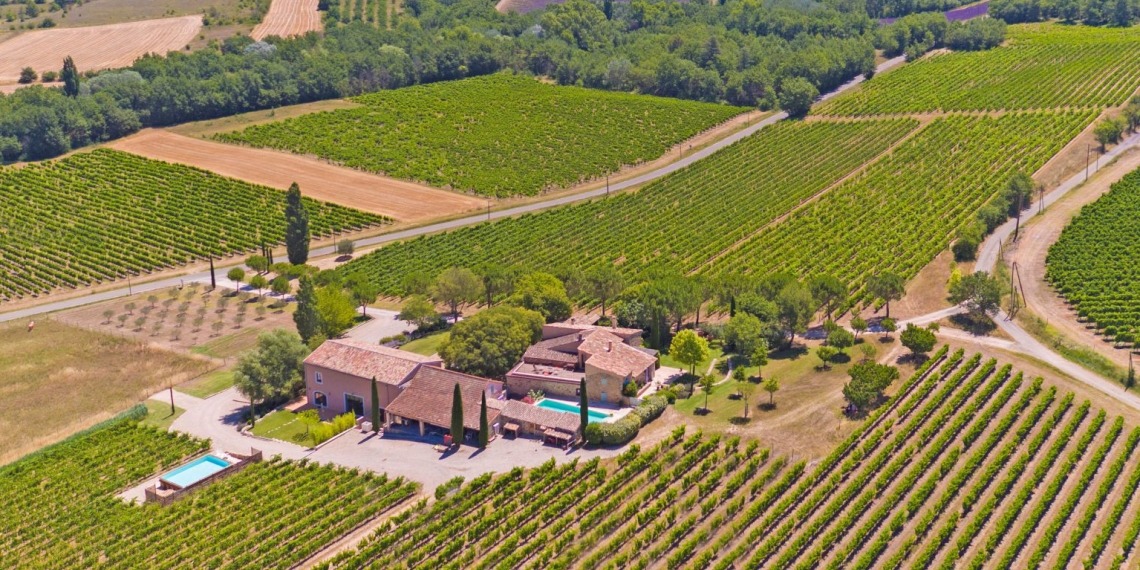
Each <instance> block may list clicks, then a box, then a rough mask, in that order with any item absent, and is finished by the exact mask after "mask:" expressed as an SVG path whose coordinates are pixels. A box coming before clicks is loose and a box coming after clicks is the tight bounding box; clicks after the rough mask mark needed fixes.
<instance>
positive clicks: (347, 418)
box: [309, 412, 356, 447]
mask: <svg viewBox="0 0 1140 570" xmlns="http://www.w3.org/2000/svg"><path fill="white" fill-rule="evenodd" d="M355 425H356V415H355V414H353V413H352V412H345V413H343V414H341V415H339V416H337V417H335V418H333V419H332V421H331V422H321V423H319V424H317V425H315V426H313V427H311V428H309V436H310V437H312V438H313V447H316V446H318V445H320V444H322V443H324V442H326V441H328V440H330V439H332V438H333V436H335V435H337V434H339V433H341V432H344V431H348V430H349V429H352V427H353V426H355Z"/></svg>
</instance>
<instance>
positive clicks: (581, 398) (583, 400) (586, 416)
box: [578, 378, 590, 433]
mask: <svg viewBox="0 0 1140 570" xmlns="http://www.w3.org/2000/svg"><path fill="white" fill-rule="evenodd" d="M589 401H590V399H589V398H588V397H586V379H585V378H581V379H579V380H578V407H579V408H580V410H579V414H581V420H582V421H581V422H579V424H578V429H580V430H582V433H586V426H587V425H589V423H590V407H589V405H588V403H589Z"/></svg>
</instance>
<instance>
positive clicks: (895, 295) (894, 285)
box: [867, 271, 906, 318]
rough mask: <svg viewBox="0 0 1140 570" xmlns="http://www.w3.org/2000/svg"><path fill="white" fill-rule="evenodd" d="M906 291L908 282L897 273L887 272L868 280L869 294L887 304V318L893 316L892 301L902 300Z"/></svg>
mask: <svg viewBox="0 0 1140 570" xmlns="http://www.w3.org/2000/svg"><path fill="white" fill-rule="evenodd" d="M905 291H906V281H905V280H904V279H903V278H902V276H900V275H898V274H897V273H892V272H890V271H885V272H883V273H879V274H877V275H872V276H871V278H870V279H868V280H867V292H868V293H870V294H871V295H872V296H874V297H875V298H876V299H882V300H883V302H884V303H885V304H886V309H887V312H886V317H887V318H890V316H891V301H897V300H899V299H902V296H903V293H904V292H905Z"/></svg>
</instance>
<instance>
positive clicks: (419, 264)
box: [346, 119, 918, 294]
mask: <svg viewBox="0 0 1140 570" xmlns="http://www.w3.org/2000/svg"><path fill="white" fill-rule="evenodd" d="M917 126H918V122H917V121H914V120H910V119H897V120H889V121H849V122H809V123H804V122H780V123H777V124H774V125H772V126H770V127H766V128H764V129H763V130H761V131H759V132H758V133H756V134H755V135H752V136H751V137H748V138H746V139H744V140H742V141H740V142H738V143H736V144H734V145H732V146H730V147H728V148H726V149H724V150H722V151H720V152H718V153H716V154H714V155H713V156H711V157H709V158H706V159H704V160H702V161H700V162H698V163H696V164H694V165H692V166H690V167H688V168H685V169H683V170H681V171H679V172H677V173H676V174H673V175H671V176H669V177H667V178H665V179H663V180H661V181H658V182H655V183H653V184H650V185H649V186H647V187H645V188H642V189H641V190H639V191H637V192H635V193H627V194H621V195H616V196H613V197H611V198H607V199H604V200H595V201H592V202H588V203H581V204H576V205H572V206H566V207H562V208H558V209H554V210H549V211H545V212H541V213H538V214H532V215H524V216H522V217H519V218H514V219H507V220H502V221H497V222H494V223H488V224H480V225H477V226H469V227H466V228H463V229H460V230H456V231H454V232H450V233H446V234H441V235H436V236H429V237H423V238H418V239H414V240H410V241H406V242H403V243H399V244H394V245H391V246H387V247H384V248H382V249H380V250H378V251H377V252H375V253H372V254H370V255H367V256H365V257H362V258H361V259H359V260H356V261H353V262H351V263H350V264H348V268H349V269H346V271H355V270H362V271H365V272H367V273H368V274H369V276H370V277H371V278H372V279H373V280H374V281H375V282H376V283H378V284H379V285H380V287H381V289H382V290H383V291H384V292H385V293H387V294H399V293H400V290H399V287H400V276H401V275H406V274H407V273H409V272H412V271H417V270H422V271H426V272H428V273H430V274H436V273H439V272H440V271H443V270H444V269H446V268H448V267H453V266H469V267H471V266H475V265H476V264H478V263H481V262H486V261H492V262H499V263H503V264H516V265H520V266H523V267H527V268H531V269H543V270H555V269H558V268H560V267H575V268H579V269H582V270H586V269H588V268H591V267H597V266H600V265H608V264H615V265H617V266H618V268H619V270H621V271H622V272H623V273H625V274H627V275H629V276H636V275H638V274H639V273H642V272H644V271H646V270H648V269H651V268H666V269H669V268H675V269H681V270H684V271H688V270H692V269H696V268H697V267H699V266H701V265H702V264H704V263H705V262H707V261H708V260H709V259H710V258H712V257H713V256H715V255H717V254H718V253H719V252H721V251H723V250H724V249H725V248H728V247H730V246H731V245H732V244H733V243H735V242H737V241H738V240H741V239H743V238H745V237H747V236H749V235H750V234H752V233H753V232H755V231H757V230H758V229H759V228H762V227H764V226H766V225H768V224H770V223H773V222H774V221H777V220H778V219H779V218H780V217H781V216H783V215H785V214H786V213H787V212H788V211H789V210H791V209H792V208H795V207H796V206H797V205H799V204H800V203H802V202H804V201H805V200H808V199H809V198H811V197H812V196H814V195H816V194H818V193H820V192H822V191H824V190H825V189H827V188H828V187H829V186H830V185H832V184H834V183H835V182H837V181H838V180H840V179H841V178H843V177H844V176H846V175H848V174H849V173H851V172H852V171H853V170H855V169H857V168H858V167H859V166H860V165H862V164H863V163H865V162H867V161H870V160H872V159H873V158H875V157H876V156H877V155H879V154H880V153H882V152H883V151H885V150H886V149H887V148H888V147H890V146H891V145H892V144H893V143H895V142H897V141H898V140H899V139H901V138H902V137H904V136H906V135H907V134H908V133H909V132H911V131H913V130H914V129H915V128H916V127H917ZM852 245H854V244H852Z"/></svg>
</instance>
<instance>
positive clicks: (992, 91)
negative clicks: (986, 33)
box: [813, 24, 1140, 115]
mask: <svg viewBox="0 0 1140 570" xmlns="http://www.w3.org/2000/svg"><path fill="white" fill-rule="evenodd" d="M1137 58H1140V28H1135V27H1132V28H1104V27H1083V26H1065V25H1060V24H1038V25H1019V26H1010V28H1009V34H1008V40H1007V45H1004V46H1000V47H997V48H994V49H991V50H987V51H977V52H953V53H944V54H940V55H934V56H929V57H927V58H925V59H922V60H919V61H917V62H915V63H911V64H907V65H904V66H902V67H900V68H899V69H897V70H894V71H891V72H890V73H885V74H883V75H882V76H879V77H876V78H874V79H873V80H872V81H868V82H867V83H866V84H865V85H864V86H863V87H862V88H860V89H857V90H855V91H852V92H851V93H849V94H846V95H844V96H842V97H837V98H835V99H833V100H831V101H829V102H827V103H824V104H823V105H821V106H820V107H819V108H817V109H816V110H815V111H813V112H814V113H815V114H819V115H882V114H891V113H911V112H922V111H938V110H941V111H987V110H989V111H992V110H1000V109H1005V110H1015V109H1045V108H1062V107H1107V106H1114V105H1119V104H1121V103H1123V102H1124V101H1125V99H1127V98H1128V97H1129V96H1130V95H1131V94H1132V92H1133V91H1135V90H1136V88H1137V86H1140V68H1137V67H1136V66H1135V65H1132V64H1131V62H1133V61H1135V60H1136V59H1137Z"/></svg>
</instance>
